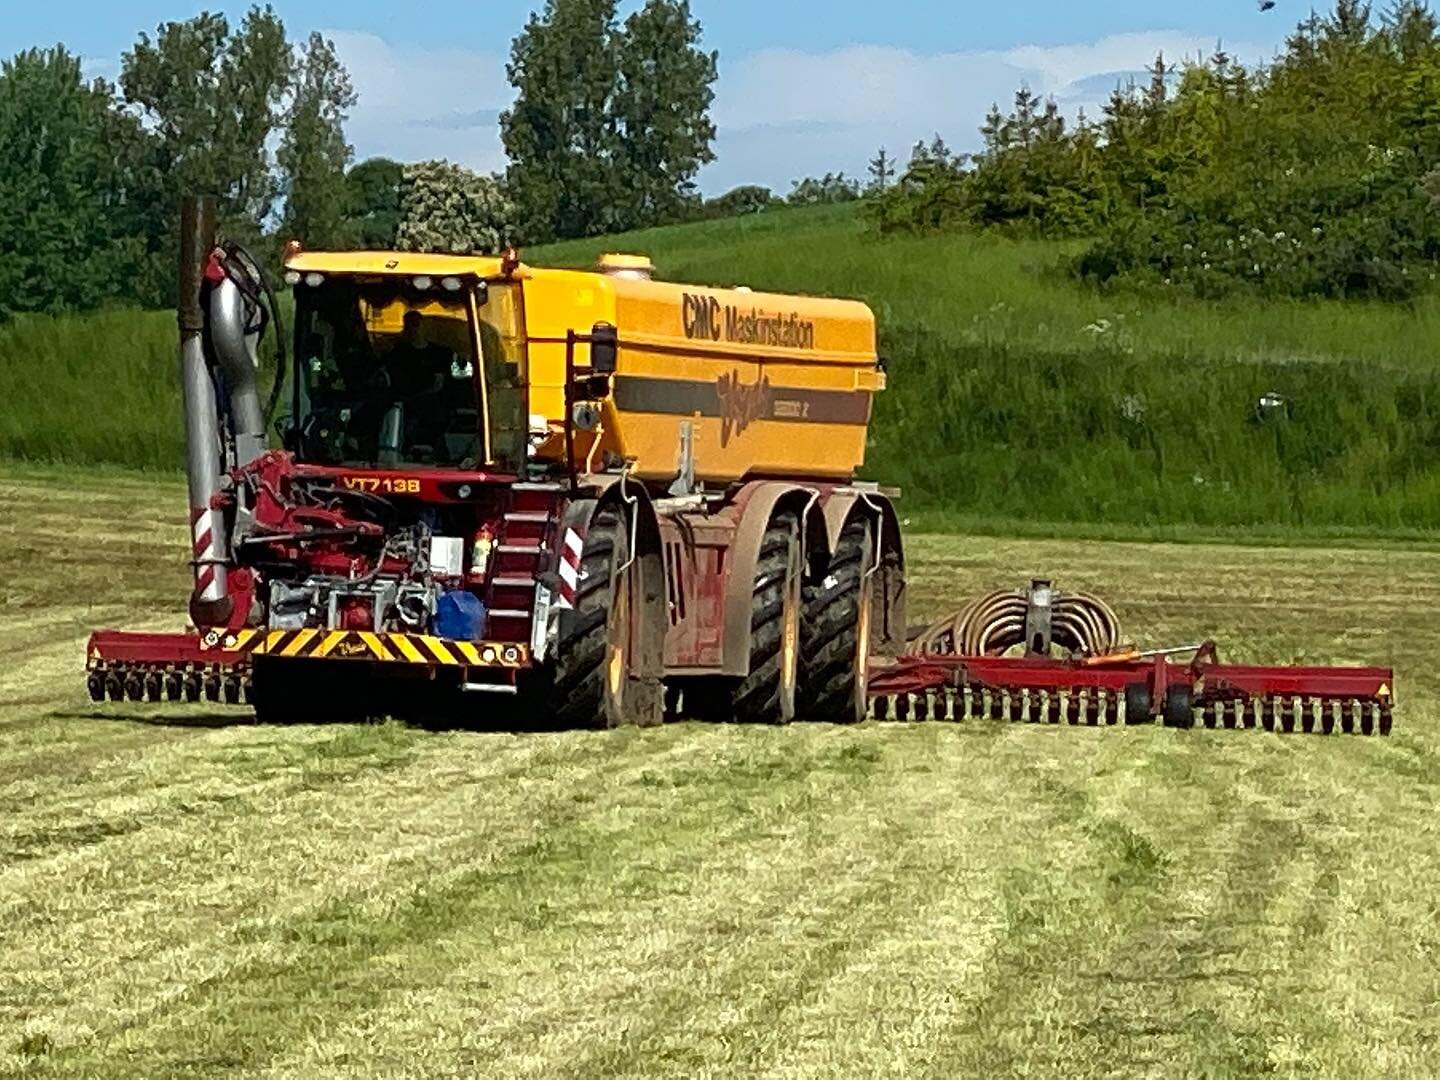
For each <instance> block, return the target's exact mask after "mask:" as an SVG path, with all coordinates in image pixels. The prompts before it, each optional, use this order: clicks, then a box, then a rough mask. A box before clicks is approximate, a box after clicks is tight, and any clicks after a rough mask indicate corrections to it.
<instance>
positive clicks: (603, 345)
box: [590, 322, 620, 375]
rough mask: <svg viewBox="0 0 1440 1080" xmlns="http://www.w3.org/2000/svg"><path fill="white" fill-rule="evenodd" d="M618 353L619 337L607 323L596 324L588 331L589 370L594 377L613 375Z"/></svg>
mask: <svg viewBox="0 0 1440 1080" xmlns="http://www.w3.org/2000/svg"><path fill="white" fill-rule="evenodd" d="M619 353H620V340H619V335H618V334H617V333H616V331H615V327H613V326H611V325H610V324H609V323H603V322H602V323H596V324H595V327H594V329H592V330H591V331H590V370H591V371H593V372H594V373H595V374H596V375H613V374H614V373H615V363H616V360H617V358H618V356H619Z"/></svg>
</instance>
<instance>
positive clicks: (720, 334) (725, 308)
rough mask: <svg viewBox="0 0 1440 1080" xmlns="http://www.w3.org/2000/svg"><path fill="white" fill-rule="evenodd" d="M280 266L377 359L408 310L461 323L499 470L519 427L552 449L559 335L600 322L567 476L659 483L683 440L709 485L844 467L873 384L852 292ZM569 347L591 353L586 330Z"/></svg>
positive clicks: (439, 335)
mask: <svg viewBox="0 0 1440 1080" xmlns="http://www.w3.org/2000/svg"><path fill="white" fill-rule="evenodd" d="M286 270H287V272H288V273H289V275H290V278H291V280H292V281H293V282H295V283H296V285H297V288H301V289H313V288H319V287H321V286H323V288H324V289H325V290H328V293H327V295H329V296H331V297H333V298H334V299H333V300H332V303H334V304H337V305H339V309H340V310H341V311H342V313H344V312H348V314H344V318H359V319H361V320H362V321H363V323H364V326H365V328H366V331H367V332H368V334H369V337H370V343H371V348H372V349H373V350H374V351H375V352H376V353H377V354H378V355H382V356H383V355H384V354H385V353H387V352H388V351H389V350H390V349H391V348H392V347H393V346H394V343H395V342H399V341H401V340H402V339H403V338H404V334H405V330H404V327H405V325H406V320H407V317H412V316H418V317H419V318H420V319H421V321H422V324H423V334H422V337H423V339H424V341H425V342H427V343H429V344H432V345H433V344H437V343H438V344H444V345H445V346H446V347H449V348H452V349H459V350H461V351H466V346H465V341H466V339H467V337H470V336H471V335H472V329H473V349H472V350H470V351H476V350H478V351H479V352H480V353H481V354H482V355H483V363H482V364H480V365H477V366H476V372H477V376H478V377H479V380H480V382H481V383H482V384H483V385H482V386H481V389H482V390H483V397H482V400H481V402H480V405H481V412H482V414H483V419H482V424H483V425H485V426H487V427H488V434H487V447H488V448H489V451H490V452H489V454H488V455H487V456H486V461H488V462H489V463H491V464H495V465H497V466H502V467H518V465H519V462H518V461H517V460H516V459H517V458H518V457H519V456H520V451H519V450H518V449H516V450H513V451H512V452H506V450H505V448H506V447H507V446H508V447H512V448H515V447H518V441H519V440H520V439H521V438H523V437H524V436H525V435H526V433H528V437H529V439H530V448H529V450H528V451H525V453H527V454H528V455H529V457H530V460H531V461H555V462H563V460H564V454H565V449H564V446H565V440H564V429H565V409H566V383H567V377H566V376H567V352H569V351H570V346H568V345H567V341H568V339H569V338H570V336H571V335H578V336H579V337H581V338H588V335H590V334H591V332H592V331H593V329H594V328H595V327H596V326H597V325H600V324H608V325H610V326H613V327H615V328H616V332H617V335H618V352H617V358H616V360H617V362H616V370H615V373H614V377H613V379H612V381H611V385H610V388H609V390H610V393H609V396H608V397H607V398H605V399H604V400H603V401H601V402H599V403H598V407H599V425H598V427H595V428H594V429H593V430H580V431H577V432H574V455H575V462H574V464H575V466H576V468H577V469H578V470H580V471H582V472H602V471H613V470H614V469H615V468H617V467H623V466H628V471H629V474H630V475H631V476H632V477H635V478H637V479H641V480H645V481H649V482H652V483H654V482H664V481H668V480H670V479H673V478H675V477H676V476H677V474H678V473H679V472H680V471H682V470H681V457H682V453H681V443H682V439H683V440H685V441H687V442H688V444H689V445H690V446H691V448H692V449H691V451H690V457H691V459H693V464H694V474H695V477H696V479H697V480H699V481H701V482H708V483H709V484H711V485H712V486H713V485H715V484H728V483H731V482H734V481H738V480H744V479H746V478H750V477H789V478H795V479H804V478H813V479H816V480H840V481H844V480H849V479H850V478H852V477H853V476H854V474H855V471H856V470H857V469H858V468H859V467H860V465H861V464H862V463H863V461H864V456H865V436H866V427H867V425H868V424H869V420H870V412H871V406H872V403H873V399H874V396H875V394H876V393H877V392H878V391H880V390H882V389H884V386H885V376H884V373H883V372H882V371H881V370H880V366H879V361H878V359H877V356H876V346H875V316H874V315H873V313H872V312H871V311H870V309H869V308H868V307H866V306H865V305H864V304H862V303H859V302H856V301H850V300H828V299H817V298H813V297H805V296H785V295H779V294H773V293H761V292H752V291H750V290H748V289H744V288H731V289H719V288H706V287H703V286H698V285H681V284H674V283H669V282H662V281H655V280H653V268H652V266H651V263H650V260H649V259H648V258H647V257H645V256H640V255H611V256H606V257H605V258H604V259H602V260H601V262H600V265H599V266H598V267H597V268H596V269H595V270H591V271H577V270H554V269H546V268H542V267H532V266H527V265H525V264H523V263H521V262H520V261H519V260H518V259H517V258H493V257H483V256H460V255H432V254H419V253H412V252H345V253H326V252H302V251H292V252H291V253H290V254H289V257H288V258H287V260H286ZM308 283H316V284H315V285H313V286H312V285H310V284H308ZM337 318H339V316H337ZM341 321H342V322H343V319H341ZM573 354H574V362H575V363H576V364H577V365H578V366H580V367H581V368H584V367H585V366H587V365H588V364H589V362H590V350H589V345H588V344H586V343H585V342H584V341H581V342H580V343H578V344H576V345H575V346H574V348H573ZM487 421H488V423H487ZM687 428H688V430H687ZM547 432H548V436H547Z"/></svg>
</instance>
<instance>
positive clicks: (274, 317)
mask: <svg viewBox="0 0 1440 1080" xmlns="http://www.w3.org/2000/svg"><path fill="white" fill-rule="evenodd" d="M224 251H225V256H226V260H227V261H230V260H233V261H234V263H238V265H239V269H240V271H241V273H239V274H237V273H235V272H234V271H233V269H231V268H229V267H227V270H230V279H231V280H232V281H234V282H235V284H236V285H237V286H239V288H240V289H241V290H242V291H243V292H245V293H246V295H248V296H249V297H250V298H251V300H253V301H255V304H256V306H257V307H260V309H261V315H262V316H268V318H269V321H270V322H271V323H272V324H274V327H275V382H274V385H272V386H271V387H270V400H269V401H268V402H266V404H265V426H266V427H267V428H268V427H269V426H270V423H271V422H272V421H273V420H274V419H275V409H276V407H277V406H279V404H280V395H281V393H282V392H284V389H285V371H286V368H288V367H289V366H290V361H289V353H288V351H287V349H286V345H285V318H284V316H283V315H281V314H280V302H279V300H278V299H277V298H276V296H275V287H274V285H272V284H271V282H270V275H269V274H267V273H266V272H265V267H264V266H263V265H262V264H261V262H260V260H259V259H257V258H255V256H254V255H252V254H250V252H249V251H248V250H246V249H245V248H244V247H242V246H241V245H240V244H237V243H235V242H234V241H231V242H230V243H227V244H226V245H225V247H224ZM246 278H253V279H254V283H255V284H258V285H259V287H260V291H261V292H262V293H263V294H264V303H263V305H262V304H261V302H260V299H261V298H260V296H259V295H257V293H256V292H255V290H254V288H253V287H252V284H251V282H249V281H246V280H245V279H246ZM259 329H260V330H261V331H262V332H263V331H264V329H265V323H264V321H263V320H262V322H261V323H260V326H259Z"/></svg>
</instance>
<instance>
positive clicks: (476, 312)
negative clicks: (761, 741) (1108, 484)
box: [87, 200, 1392, 728]
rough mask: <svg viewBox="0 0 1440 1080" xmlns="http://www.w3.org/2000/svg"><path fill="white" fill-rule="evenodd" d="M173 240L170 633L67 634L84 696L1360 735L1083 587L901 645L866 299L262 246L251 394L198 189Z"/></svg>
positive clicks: (1333, 702) (231, 274)
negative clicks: (186, 531) (175, 432)
mask: <svg viewBox="0 0 1440 1080" xmlns="http://www.w3.org/2000/svg"><path fill="white" fill-rule="evenodd" d="M182 233H183V239H182V257H181V300H180V330H181V349H180V353H181V367H182V373H183V388H184V405H185V424H186V439H187V447H188V455H187V471H188V481H189V496H190V499H189V502H190V522H191V527H192V532H191V540H192V565H193V567H194V591H193V594H192V597H191V601H190V619H191V623H192V629H191V630H190V631H188V632H186V633H181V634H135V633H123V632H118V631H101V632H99V633H97V634H95V635H94V636H93V637H92V639H91V641H90V645H89V651H88V659H87V677H88V682H89V689H90V693H91V695H92V696H93V697H94V698H96V699H97V700H101V699H104V698H106V697H109V698H110V699H112V700H120V699H123V698H130V699H132V700H145V699H149V700H152V701H159V700H165V699H168V700H172V701H184V700H190V701H194V700H198V699H200V698H201V697H206V698H208V699H210V700H215V701H223V702H228V703H230V704H239V703H241V702H242V701H245V702H249V703H252V704H253V706H254V708H255V710H256V712H257V713H258V714H259V715H260V716H261V717H262V718H268V719H276V720H290V719H294V720H314V719H324V718H335V717H358V716H365V715H374V714H377V713H388V712H405V711H407V710H410V709H415V708H423V709H427V710H428V709H437V708H438V709H443V710H444V711H445V712H447V713H449V714H452V715H455V714H458V715H459V717H460V718H462V719H465V718H468V719H472V720H474V721H476V722H484V721H485V720H486V719H487V718H489V717H491V716H499V715H502V714H503V715H510V716H516V715H518V716H520V717H522V718H523V719H524V720H525V721H526V722H529V723H555V724H559V725H564V726H600V727H610V726H615V725H618V724H622V723H634V724H641V725H646V724H657V723H660V722H661V721H662V720H663V718H664V717H665V716H666V714H667V711H668V712H672V713H673V712H676V711H683V712H685V713H688V714H691V715H699V716H706V717H711V718H717V719H734V720H739V721H750V722H778V723H783V722H788V721H790V720H792V719H795V718H797V717H802V716H803V717H806V718H814V719H820V720H831V721H858V720H861V719H864V718H865V717H866V715H867V714H868V713H869V711H870V708H871V701H870V699H871V697H872V693H874V692H879V693H883V694H884V695H885V696H886V697H887V698H890V699H894V700H896V701H898V703H899V706H900V708H899V709H898V710H895V709H890V708H882V710H881V712H882V713H885V714H890V713H892V712H894V711H901V712H908V713H909V714H911V715H921V714H923V715H939V714H943V715H946V716H956V717H958V716H960V715H962V714H976V713H983V714H985V715H995V716H1007V715H1012V707H1013V715H1014V718H1017V719H1018V718H1022V717H1023V718H1030V719H1048V720H1050V721H1051V722H1069V723H1091V724H1101V723H1114V722H1119V721H1122V720H1123V721H1129V722H1137V721H1144V720H1150V719H1157V720H1161V719H1163V720H1165V721H1167V722H1170V723H1173V724H1178V725H1183V726H1188V724H1189V723H1192V722H1194V720H1195V718H1196V717H1197V716H1199V717H1203V718H1204V719H1205V720H1206V721H1207V722H1216V723H1219V722H1224V723H1230V722H1232V721H1233V722H1236V723H1245V722H1250V721H1248V720H1246V715H1247V714H1246V713H1245V710H1246V709H1249V710H1250V712H1249V714H1248V715H1249V717H1250V718H1251V719H1253V720H1254V721H1255V722H1265V723H1267V726H1269V724H1270V723H1273V722H1275V721H1276V720H1278V721H1279V722H1280V723H1281V724H1282V725H1285V726H1292V725H1293V724H1296V723H1298V724H1302V725H1304V726H1307V727H1309V726H1312V725H1313V724H1316V723H1318V724H1320V725H1321V726H1325V724H1326V721H1325V720H1324V719H1322V713H1323V714H1324V715H1326V716H1329V717H1331V718H1332V719H1334V718H1336V717H1339V718H1340V720H1341V722H1342V724H1344V723H1345V717H1347V716H1348V717H1351V718H1352V720H1354V721H1355V722H1356V723H1359V724H1360V725H1361V726H1373V725H1374V723H1375V722H1377V721H1378V722H1379V723H1381V724H1382V725H1383V726H1384V727H1385V728H1388V724H1389V715H1390V700H1391V685H1392V683H1391V680H1390V677H1389V673H1388V672H1383V671H1376V670H1372V669H1334V670H1330V669H1326V670H1318V669H1309V670H1307V671H1305V672H1303V673H1301V674H1300V675H1296V673H1295V672H1294V671H1291V670H1288V669H1252V668H1245V669H1240V668H1222V667H1220V666H1219V665H1217V664H1216V663H1215V660H1214V656H1213V649H1211V650H1206V651H1202V652H1201V653H1200V654H1199V655H1197V656H1196V658H1195V660H1194V661H1193V662H1192V663H1191V664H1189V665H1186V666H1180V665H1178V664H1176V663H1173V662H1172V660H1171V658H1170V657H1169V656H1159V657H1152V656H1137V655H1132V654H1130V653H1127V652H1125V651H1124V650H1123V649H1121V647H1120V645H1119V639H1118V636H1117V635H1118V628H1116V627H1114V626H1113V619H1111V620H1109V621H1108V622H1107V616H1108V611H1107V610H1106V609H1104V607H1103V605H1099V604H1098V602H1091V601H1089V600H1088V598H1084V597H1065V596H1062V595H1060V594H1056V593H1054V592H1053V591H1052V590H1049V589H1046V588H1035V589H1032V590H1030V591H1029V592H1028V593H1026V594H1024V595H1023V597H1021V598H1020V600H1019V606H1018V608H1017V607H1016V606H1015V604H1014V603H1011V604H1009V605H1008V606H1007V604H1005V603H1003V602H1000V603H998V604H992V605H991V606H990V607H985V606H983V605H982V606H981V607H980V608H979V609H977V611H976V612H975V613H972V618H971V623H973V624H974V625H968V626H967V628H966V629H965V630H964V632H962V631H961V629H959V628H956V629H954V632H953V633H949V634H948V635H947V633H946V632H945V631H944V630H943V628H942V630H940V631H937V632H935V633H932V634H930V635H928V636H927V638H926V639H924V640H925V642H927V643H928V644H926V645H925V647H924V648H921V649H909V648H908V647H907V635H906V623H905V556H904V552H903V549H902V542H901V533H900V527H899V521H898V520H897V516H896V512H895V507H894V505H893V501H892V500H893V498H894V494H895V493H894V492H891V491H888V490H886V489H883V488H880V487H878V486H877V485H875V484H871V483H862V482H859V481H858V480H857V479H856V473H857V470H858V469H859V468H860V467H861V465H862V463H863V459H864V454H865V445H866V435H867V430H868V426H869V422H870V417H871V409H872V405H873V403H874V399H875V395H876V394H878V393H880V392H881V391H882V390H883V389H884V388H885V378H886V376H885V372H884V368H883V365H882V364H881V362H880V360H879V358H878V356H877V351H876V333H875V320H874V316H873V315H872V313H871V311H870V310H869V308H867V307H866V306H865V305H864V304H861V303H857V302H853V301H844V300H831V299H816V298H810V297H799V296H781V295H772V294H766V293H759V292H751V291H749V290H747V289H743V288H736V289H714V288H702V287H697V286H691V285H678V284H669V283H664V282H661V281H657V280H654V275H653V272H652V269H651V267H650V264H649V262H648V260H646V259H644V258H643V257H635V256H613V257H607V258H606V259H604V260H602V263H601V265H600V266H599V267H598V269H597V270H595V271H593V272H577V271H570V270H553V269H541V268H537V267H531V266H528V265H526V264H524V263H523V262H521V261H520V259H519V258H518V256H516V255H515V254H514V253H509V252H507V253H506V254H504V255H502V256H499V257H484V256H457V255H430V254H417V253H403V252H344V253H320V252H306V251H302V250H300V249H299V247H298V246H295V245H292V246H291V248H290V249H289V250H288V251H287V255H286V259H285V267H284V269H285V279H286V282H287V283H288V284H289V285H290V287H291V288H292V289H293V291H294V299H295V305H294V320H295V327H294V335H293V352H292V355H291V356H290V361H289V362H288V363H287V362H286V360H285V358H284V356H283V355H282V357H281V363H280V367H279V371H278V378H277V380H276V382H275V384H274V386H273V388H271V390H270V392H269V394H268V397H269V402H268V408H267V403H266V401H265V398H266V397H267V394H266V393H265V391H264V390H263V389H262V387H261V386H260V385H259V383H260V379H259V370H260V366H259V365H258V363H257V360H256V355H257V352H256V350H257V345H258V342H259V340H260V337H261V336H262V334H263V333H264V332H265V331H266V330H267V329H270V328H273V329H274V330H275V332H276V335H277V340H280V341H283V338H284V335H283V334H282V333H281V331H280V328H279V327H278V325H276V322H277V320H276V318H275V316H276V314H277V313H278V310H279V309H278V306H277V304H276V303H275V299H274V296H273V293H272V292H271V291H270V290H269V289H268V288H266V286H265V281H264V278H263V275H262V274H261V272H260V270H259V269H258V267H257V266H256V265H255V263H254V261H253V260H252V259H251V258H250V257H249V256H248V255H247V254H246V253H245V252H243V251H242V250H240V249H239V248H237V247H235V246H233V245H224V244H222V245H217V244H216V243H215V239H214V229H213V224H212V217H211V209H210V207H209V204H208V203H207V202H206V201H204V200H191V201H189V202H188V203H187V205H186V211H185V213H184V214H183V229H182ZM281 352H282V353H283V349H282V350H281ZM276 416H278V417H279V419H278V421H275V419H274V418H275V417H276ZM272 429H273V430H274V432H275V434H276V436H277V437H278V442H279V446H280V447H281V448H279V449H274V448H272V446H271V434H272ZM1017 619H1018V623H1017V622H1015V620H1017ZM976 620H978V622H977V621H976ZM1006 620H1009V622H1007V621H1006ZM1011 623H1015V625H1016V626H1017V627H1019V628H1021V629H1023V631H1024V633H1023V634H1019V635H1017V634H1015V633H1009V631H1008V630H1007V629H1006V627H1008V626H1010V624H1011ZM971 631H974V632H975V633H974V634H971V633H970V632H971ZM967 635H969V636H967ZM976 635H978V636H976ZM972 637H973V638H974V641H975V644H973V645H971V640H972ZM1018 646H1023V647H1024V651H1025V654H1026V655H1024V656H1002V655H1001V654H1002V653H1005V652H1015V651H1016V648H1017V647H1018ZM967 649H968V650H970V651H966V650H967ZM912 654H913V655H912ZM1059 654H1063V655H1059ZM1317 671H1318V673H1317ZM1257 672H1258V673H1259V674H1258V675H1257V674H1255V673H1257ZM1276 672H1280V673H1282V674H1283V675H1284V678H1280V676H1278V675H1276ZM1277 678H1278V679H1279V680H1280V681H1278V682H1277V681H1276V680H1277ZM1285 679H1289V681H1288V682H1287V681H1285ZM1297 679H1298V681H1297ZM1327 679H1328V680H1331V681H1329V682H1327V681H1325V680H1327ZM1317 680H1318V681H1317ZM1335 680H1338V681H1335ZM872 683H873V687H872ZM1302 697H1303V698H1305V700H1306V701H1307V702H1309V703H1310V705H1311V706H1313V707H1311V708H1310V711H1309V712H1308V713H1306V712H1304V711H1303V710H1302V709H1301V706H1300V698H1302ZM1312 699H1313V700H1312ZM1342 703H1343V708H1342ZM1322 706H1323V707H1322ZM1032 709H1033V711H1034V715H1033V716H1032V715H1031V711H1032ZM1226 709H1228V710H1229V711H1228V713H1227V712H1226ZM1325 709H1328V710H1329V711H1328V713H1326V712H1325V711H1324V710H1325ZM1307 716H1308V719H1307ZM1366 717H1369V718H1371V719H1370V720H1368V721H1367V720H1366V719H1365V718H1366ZM1267 721H1268V722H1267ZM1347 726H1353V725H1347Z"/></svg>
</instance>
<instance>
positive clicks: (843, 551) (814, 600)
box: [801, 516, 875, 724]
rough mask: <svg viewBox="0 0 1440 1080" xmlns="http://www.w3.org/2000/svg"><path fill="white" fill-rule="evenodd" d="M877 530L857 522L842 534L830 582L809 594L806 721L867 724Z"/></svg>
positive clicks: (826, 580)
mask: <svg viewBox="0 0 1440 1080" xmlns="http://www.w3.org/2000/svg"><path fill="white" fill-rule="evenodd" d="M874 565H875V542H874V530H873V527H872V525H871V523H870V521H869V519H868V518H865V517H863V516H858V517H855V518H852V519H851V520H850V522H849V523H848V524H847V525H846V526H845V529H844V531H843V532H842V533H841V534H840V541H839V543H838V544H837V545H836V548H835V556H834V558H833V559H831V561H830V567H829V571H828V573H827V574H826V576H825V578H824V579H823V580H822V581H820V582H817V583H816V584H814V585H811V586H807V588H806V589H805V628H804V629H805V632H804V637H803V659H804V663H803V683H802V687H803V692H802V696H801V715H802V716H804V717H805V719H807V720H818V721H822V722H824V723H831V724H858V723H861V722H862V721H863V720H864V719H865V717H866V714H867V713H868V711H869V707H870V702H869V685H868V681H867V680H868V673H869V668H870V647H871V640H872V620H873V618H874V613H873V606H874V605H873V603H872V594H873V589H872V588H871V581H872V577H873V573H872V571H873V568H874Z"/></svg>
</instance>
